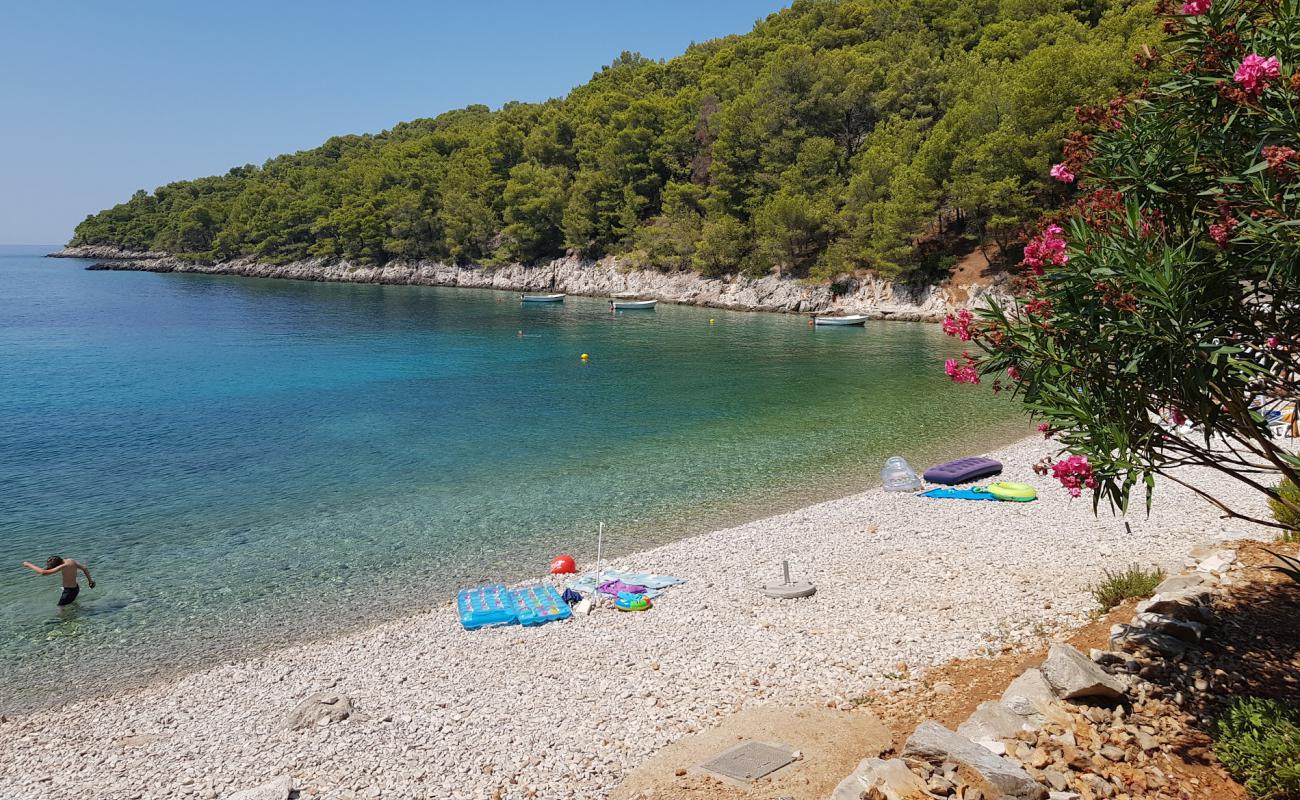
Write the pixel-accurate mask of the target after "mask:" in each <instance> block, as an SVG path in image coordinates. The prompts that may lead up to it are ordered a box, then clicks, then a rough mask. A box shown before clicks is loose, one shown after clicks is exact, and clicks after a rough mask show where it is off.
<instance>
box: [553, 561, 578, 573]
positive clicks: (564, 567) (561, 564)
mask: <svg viewBox="0 0 1300 800" xmlns="http://www.w3.org/2000/svg"><path fill="white" fill-rule="evenodd" d="M577 571H578V564H577V563H576V562H575V561H574V560H573V556H556V557H555V560H554V561H552V562H551V574H552V575H572V574H573V573H575V572H577Z"/></svg>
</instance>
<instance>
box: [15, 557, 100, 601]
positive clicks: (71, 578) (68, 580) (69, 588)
mask: <svg viewBox="0 0 1300 800" xmlns="http://www.w3.org/2000/svg"><path fill="white" fill-rule="evenodd" d="M23 566H24V567H27V568H28V569H30V570H31V571H32V572H35V573H36V574H37V575H53V574H54V573H56V572H57V573H59V575H60V576H61V577H62V579H63V594H61V595H59V605H61V606H66V605H68V604H70V603H71V602H72V601H73V600H76V599H77V595H78V594H79V593H80V592H81V587H80V586H79V585H77V570H81V571H82V572H84V573H86V585H88V586H89V587H90V588H92V589H94V588H95V579H94V578H92V577H90V570H88V569H86V565H85V564H82V563H81V562H80V561H74V560H72V559H71V558H69V559H64V558H63V557H62V556H50V558H49V560H48V561H46V562H45V569H41V568H40V567H38V566H36V565H35V564H33V563H32V562H30V561H24V562H23Z"/></svg>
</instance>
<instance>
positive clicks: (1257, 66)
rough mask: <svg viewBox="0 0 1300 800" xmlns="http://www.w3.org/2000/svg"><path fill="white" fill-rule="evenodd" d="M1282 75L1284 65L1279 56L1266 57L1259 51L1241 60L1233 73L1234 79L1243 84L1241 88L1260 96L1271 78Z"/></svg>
mask: <svg viewBox="0 0 1300 800" xmlns="http://www.w3.org/2000/svg"><path fill="white" fill-rule="evenodd" d="M1281 75H1282V66H1281V65H1280V64H1279V63H1278V60H1277V56H1269V57H1268V58H1264V57H1263V56H1261V55H1260V54H1259V53H1251V54H1250V55H1248V56H1246V57H1245V58H1244V59H1242V61H1241V66H1239V67H1237V71H1236V72H1234V73H1233V74H1232V79H1233V80H1234V81H1236V82H1237V83H1239V84H1241V88H1242V89H1243V90H1245V92H1246V94H1248V95H1250V96H1251V97H1258V96H1259V95H1260V94H1261V93H1262V92H1263V91H1264V90H1265V89H1266V88H1268V81H1269V79H1270V78H1277V77H1280V76H1281Z"/></svg>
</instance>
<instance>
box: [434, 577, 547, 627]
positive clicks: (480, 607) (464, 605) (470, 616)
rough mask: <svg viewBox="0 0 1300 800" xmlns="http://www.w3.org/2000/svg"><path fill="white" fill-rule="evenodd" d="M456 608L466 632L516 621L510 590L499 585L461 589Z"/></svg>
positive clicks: (516, 614) (516, 615)
mask: <svg viewBox="0 0 1300 800" xmlns="http://www.w3.org/2000/svg"><path fill="white" fill-rule="evenodd" d="M456 608H457V610H459V612H460V624H461V625H464V626H465V630H467V631H472V630H477V629H479V628H482V627H485V626H488V625H508V624H510V623H512V622H517V621H518V612H517V611H515V602H514V598H513V597H512V596H511V593H510V590H509V589H507V588H506V587H505V585H504V584H500V583H493V584H488V585H487V586H476V587H474V588H473V589H461V590H460V594H458V595H457V596H456ZM566 610H567V609H566Z"/></svg>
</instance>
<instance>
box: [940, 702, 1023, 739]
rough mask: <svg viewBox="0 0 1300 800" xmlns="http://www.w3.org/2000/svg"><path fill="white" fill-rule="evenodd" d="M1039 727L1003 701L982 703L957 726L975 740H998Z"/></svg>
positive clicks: (966, 735) (962, 733)
mask: <svg viewBox="0 0 1300 800" xmlns="http://www.w3.org/2000/svg"><path fill="white" fill-rule="evenodd" d="M1038 727H1040V726H1039V725H1037V724H1034V723H1032V722H1031V721H1030V718H1028V717H1026V716H1023V715H1021V714H1017V713H1016V712H1014V711H1012V710H1011V709H1010V708H1007V707H1006V706H1005V705H1003V704H1002V703H980V704H979V706H978V707H977V708H976V709H975V711H974V712H973V713H972V714H971V715H970V716H969V717H967V718H966V721H965V722H963V723H962V724H960V725H958V726H957V733H959V734H961V735H962V736H965V737H966V738H967V739H971V740H973V741H975V742H980V743H983V742H985V741H989V742H997V741H1000V740H1002V739H1012V738H1015V735H1016V734H1017V733H1020V732H1021V731H1023V730H1033V729H1037V728H1038Z"/></svg>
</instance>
